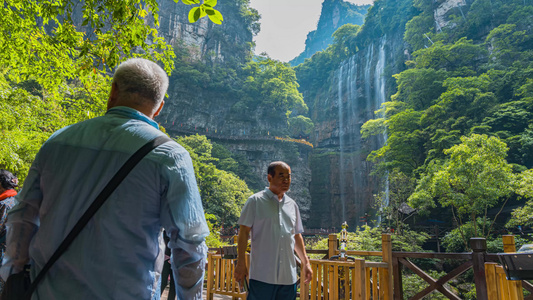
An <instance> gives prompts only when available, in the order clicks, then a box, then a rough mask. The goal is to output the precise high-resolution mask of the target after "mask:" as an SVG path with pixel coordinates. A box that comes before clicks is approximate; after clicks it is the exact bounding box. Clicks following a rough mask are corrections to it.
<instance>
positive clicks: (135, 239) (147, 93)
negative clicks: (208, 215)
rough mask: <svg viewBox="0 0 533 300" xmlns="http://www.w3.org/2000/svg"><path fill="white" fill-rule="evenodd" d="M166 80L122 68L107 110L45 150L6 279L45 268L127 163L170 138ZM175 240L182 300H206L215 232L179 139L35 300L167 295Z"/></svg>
mask: <svg viewBox="0 0 533 300" xmlns="http://www.w3.org/2000/svg"><path fill="white" fill-rule="evenodd" d="M167 88H168V76H167V74H166V73H165V71H163V69H161V67H159V66H158V65H157V64H155V63H153V62H151V61H149V60H146V59H140V58H134V59H129V60H127V61H125V62H123V63H121V64H120V65H119V66H118V68H117V69H116V71H115V74H114V77H113V82H112V85H111V91H110V94H109V99H108V101H107V113H106V114H105V115H104V116H101V117H97V118H93V119H90V120H86V121H84V122H80V123H77V124H74V125H71V126H68V127H66V128H63V129H61V130H59V131H57V132H55V133H54V134H53V135H52V136H51V137H50V138H49V139H48V140H47V141H46V142H45V143H44V144H43V146H42V147H41V149H40V150H39V152H38V154H37V156H36V157H35V160H34V162H33V164H32V166H31V168H30V171H29V173H28V176H27V177H26V180H25V181H24V188H23V189H22V191H21V192H20V193H19V194H18V195H17V200H18V201H19V203H18V204H17V205H16V206H15V207H13V209H12V210H11V211H10V213H9V217H8V222H7V225H8V234H7V249H6V256H5V258H4V265H3V266H2V268H0V274H1V276H2V277H3V278H4V280H6V279H7V278H8V276H9V275H11V274H14V273H17V272H20V271H21V270H22V268H23V267H24V265H25V264H27V263H29V262H31V271H30V275H31V279H32V280H33V279H34V278H35V277H36V276H37V274H38V273H39V272H40V271H41V269H42V268H43V266H44V265H45V264H46V262H47V261H48V260H49V259H50V257H51V255H52V254H53V253H54V252H55V251H56V249H57V247H58V246H59V244H60V243H61V242H62V241H63V239H64V238H65V236H66V235H67V234H68V233H69V232H70V231H71V229H72V227H73V226H74V224H76V223H77V222H78V220H79V219H80V217H81V216H82V215H83V214H84V212H85V211H86V210H87V208H88V207H89V205H90V204H91V203H92V202H93V201H94V199H95V198H96V196H97V195H98V194H99V193H100V191H101V190H102V189H103V188H104V186H106V185H107V184H108V182H109V181H110V179H111V178H112V177H113V176H114V175H115V173H116V172H117V170H118V169H119V168H120V167H121V166H122V165H123V164H124V162H125V161H126V160H127V159H128V158H129V157H130V156H131V155H132V154H133V153H134V152H136V151H137V150H138V149H139V148H141V147H142V146H143V145H145V144H146V143H147V142H148V141H150V140H152V139H154V138H155V137H159V136H162V135H164V133H163V132H162V131H160V130H159V125H158V124H157V123H156V122H155V121H154V120H153V118H154V117H155V116H157V115H158V114H159V112H160V111H161V109H162V108H163V104H164V101H163V98H164V96H165V92H166V90H167ZM163 228H164V229H165V230H166V232H167V235H168V237H169V242H168V246H169V247H170V248H171V253H172V254H171V260H172V267H173V272H174V279H175V283H176V291H177V294H178V297H179V299H201V297H202V285H203V279H204V278H203V277H204V269H205V261H206V258H207V257H206V256H207V247H206V245H205V237H206V236H207V235H208V234H209V228H208V226H207V222H206V220H205V217H204V211H203V208H202V202H201V199H200V193H199V191H198V187H197V184H196V178H195V175H194V169H193V164H192V160H191V157H190V155H189V153H188V152H187V151H186V150H185V149H184V148H183V147H182V146H180V145H179V144H178V143H176V142H175V141H169V142H166V143H164V144H162V145H160V146H159V147H157V148H156V149H154V150H152V151H151V152H150V153H148V155H146V156H145V157H144V158H143V159H142V160H141V161H140V162H139V163H138V164H137V165H136V166H135V168H133V169H132V171H131V172H130V173H129V174H128V175H127V177H126V178H125V179H124V181H122V183H121V184H120V185H119V186H118V187H117V188H116V190H115V191H114V192H113V193H112V194H111V195H110V196H109V198H108V199H107V201H106V202H105V203H104V204H103V205H102V207H101V208H100V209H99V210H98V211H97V212H96V214H95V215H94V216H93V217H92V219H91V220H90V221H89V223H87V225H86V226H85V227H84V228H83V230H82V231H81V232H80V233H79V235H78V236H77V237H76V239H75V240H74V241H73V242H72V244H71V245H70V247H69V248H68V249H67V251H66V252H65V253H64V254H63V255H62V256H61V257H60V258H59V260H58V261H57V262H56V263H55V264H54V265H53V266H52V268H51V269H50V271H49V273H47V274H46V275H45V277H44V279H43V280H42V281H41V282H40V284H39V285H38V286H37V290H36V291H35V292H34V294H33V298H32V299H34V300H35V299H76V300H89V299H90V300H95V299H125V300H127V299H146V300H148V299H160V278H159V277H160V274H161V269H162V266H163V260H164V255H165V248H164V247H165V244H164V242H163V236H162V229H163Z"/></svg>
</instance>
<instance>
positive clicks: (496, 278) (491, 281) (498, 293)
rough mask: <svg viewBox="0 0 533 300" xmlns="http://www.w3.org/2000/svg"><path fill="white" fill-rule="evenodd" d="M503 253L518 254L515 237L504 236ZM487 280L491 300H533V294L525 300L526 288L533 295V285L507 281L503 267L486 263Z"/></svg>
mask: <svg viewBox="0 0 533 300" xmlns="http://www.w3.org/2000/svg"><path fill="white" fill-rule="evenodd" d="M502 239H503V251H504V252H506V253H511V252H516V246H515V241H514V236H512V235H504V236H503V237H502ZM485 279H486V281H487V294H488V299H489V300H524V299H525V300H532V299H533V294H530V295H528V296H527V297H526V298H524V288H525V289H526V290H528V291H529V292H530V293H533V285H532V284H531V283H529V282H528V281H522V280H507V277H506V275H505V270H504V269H503V267H502V266H501V265H498V264H497V263H492V262H486V263H485Z"/></svg>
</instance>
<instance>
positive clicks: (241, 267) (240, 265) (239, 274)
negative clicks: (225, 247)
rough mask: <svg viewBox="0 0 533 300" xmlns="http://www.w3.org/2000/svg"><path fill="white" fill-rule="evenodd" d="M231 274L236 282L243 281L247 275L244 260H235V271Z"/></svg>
mask: <svg viewBox="0 0 533 300" xmlns="http://www.w3.org/2000/svg"><path fill="white" fill-rule="evenodd" d="M233 275H234V277H235V280H236V281H237V282H239V283H243V281H244V280H245V279H246V276H247V275H248V268H246V262H245V261H242V262H241V261H238V262H237V266H236V267H235V273H234V274H233Z"/></svg>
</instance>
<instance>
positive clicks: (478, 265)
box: [470, 238, 488, 300]
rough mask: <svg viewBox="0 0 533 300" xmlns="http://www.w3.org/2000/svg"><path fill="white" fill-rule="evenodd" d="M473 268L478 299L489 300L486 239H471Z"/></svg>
mask: <svg viewBox="0 0 533 300" xmlns="http://www.w3.org/2000/svg"><path fill="white" fill-rule="evenodd" d="M470 247H471V248H472V267H473V269H474V282H475V284H476V296H477V297H476V299H477V300H488V296H487V280H486V278H485V254H486V253H487V241H486V240H485V239H484V238H471V239H470Z"/></svg>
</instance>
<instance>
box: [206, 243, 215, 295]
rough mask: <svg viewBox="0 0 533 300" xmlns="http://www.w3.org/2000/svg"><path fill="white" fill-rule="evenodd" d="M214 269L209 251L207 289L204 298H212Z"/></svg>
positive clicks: (211, 254)
mask: <svg viewBox="0 0 533 300" xmlns="http://www.w3.org/2000/svg"><path fill="white" fill-rule="evenodd" d="M214 272H215V270H214V269H213V253H211V252H209V253H207V291H206V295H207V297H206V299H207V300H213V293H212V291H211V290H212V289H213V273H214Z"/></svg>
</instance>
